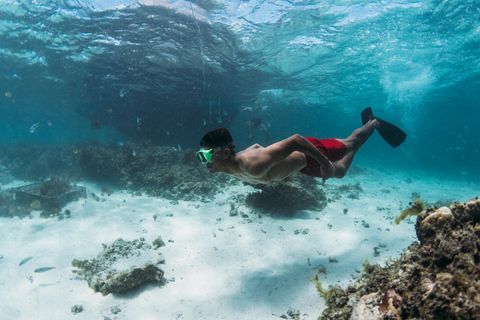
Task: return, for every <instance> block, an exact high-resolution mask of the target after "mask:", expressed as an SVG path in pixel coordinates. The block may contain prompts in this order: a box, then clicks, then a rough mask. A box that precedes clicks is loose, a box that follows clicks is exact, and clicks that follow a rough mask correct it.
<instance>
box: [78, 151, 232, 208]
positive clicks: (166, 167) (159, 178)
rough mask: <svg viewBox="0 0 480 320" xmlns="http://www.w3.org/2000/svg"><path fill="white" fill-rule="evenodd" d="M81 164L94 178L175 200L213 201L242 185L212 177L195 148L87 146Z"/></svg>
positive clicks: (80, 154)
mask: <svg viewBox="0 0 480 320" xmlns="http://www.w3.org/2000/svg"><path fill="white" fill-rule="evenodd" d="M132 150H135V155H133V154H132ZM78 164H79V166H80V168H81V170H82V172H83V173H84V174H86V175H87V176H89V177H90V178H92V179H95V180H101V181H108V182H111V183H113V184H115V185H116V186H117V187H119V188H128V189H130V190H134V191H137V190H138V191H144V192H146V193H147V194H148V195H150V196H161V197H163V198H166V199H171V200H187V201H194V200H200V201H205V200H211V199H213V198H214V196H215V195H216V194H217V193H218V192H220V191H221V190H222V189H224V188H226V187H228V186H229V185H233V184H237V183H239V182H238V181H237V180H235V179H233V178H231V177H229V176H227V175H212V174H210V173H209V172H208V171H207V170H205V169H204V168H203V167H202V166H201V165H200V164H199V163H198V162H196V161H195V152H193V151H192V149H186V150H185V151H180V150H177V149H175V148H172V147H155V146H153V145H150V144H148V143H146V142H144V143H143V144H138V145H137V144H133V143H125V144H124V145H123V146H121V147H116V148H107V147H103V146H95V145H90V146H86V147H83V148H81V149H79V151H78Z"/></svg>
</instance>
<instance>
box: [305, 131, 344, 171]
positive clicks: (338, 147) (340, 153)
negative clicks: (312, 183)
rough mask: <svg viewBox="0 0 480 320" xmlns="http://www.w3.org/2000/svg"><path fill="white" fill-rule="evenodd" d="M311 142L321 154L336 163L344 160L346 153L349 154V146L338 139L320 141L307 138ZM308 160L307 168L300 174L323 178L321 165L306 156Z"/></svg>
mask: <svg viewBox="0 0 480 320" xmlns="http://www.w3.org/2000/svg"><path fill="white" fill-rule="evenodd" d="M305 139H307V140H308V141H310V143H311V144H313V145H314V146H315V147H317V149H318V150H320V152H321V153H323V154H324V155H325V156H326V157H327V159H328V160H330V161H332V162H335V161H338V160H341V159H343V157H344V156H345V153H346V152H347V146H346V145H345V144H343V143H342V142H340V141H338V140H337V139H324V140H318V139H315V138H308V137H307V138H305ZM305 157H306V158H307V165H306V166H305V168H303V169H302V170H300V173H303V174H306V175H309V176H312V177H317V178H321V177H322V170H321V167H322V166H321V165H320V163H319V162H318V161H317V160H315V159H313V158H312V157H310V156H308V155H305Z"/></svg>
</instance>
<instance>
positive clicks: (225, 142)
mask: <svg viewBox="0 0 480 320" xmlns="http://www.w3.org/2000/svg"><path fill="white" fill-rule="evenodd" d="M200 147H202V148H205V149H215V148H218V147H225V148H229V149H230V150H232V151H233V148H235V145H234V144H233V138H232V136H231V135H230V132H228V130H227V129H225V128H219V129H215V130H212V131H210V132H208V133H207V134H206V135H205V136H203V138H202V140H201V141H200Z"/></svg>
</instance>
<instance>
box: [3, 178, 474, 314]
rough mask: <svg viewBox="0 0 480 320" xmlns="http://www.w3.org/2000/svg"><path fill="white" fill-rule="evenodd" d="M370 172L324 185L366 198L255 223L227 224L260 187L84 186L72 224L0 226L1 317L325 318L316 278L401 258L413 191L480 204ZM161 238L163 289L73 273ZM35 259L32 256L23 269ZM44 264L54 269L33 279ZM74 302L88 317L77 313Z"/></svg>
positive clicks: (411, 231) (456, 186)
mask: <svg viewBox="0 0 480 320" xmlns="http://www.w3.org/2000/svg"><path fill="white" fill-rule="evenodd" d="M368 172H369V174H364V175H356V176H347V177H345V178H344V179H341V180H329V181H328V182H327V184H329V185H332V186H335V185H337V186H340V185H343V184H357V183H360V186H361V188H362V189H363V191H362V192H360V194H359V198H358V199H352V198H349V197H347V196H342V197H341V198H340V199H336V200H335V201H333V202H330V203H328V205H327V207H326V208H324V209H323V210H321V211H300V212H297V213H296V214H295V215H294V216H293V217H290V218H285V217H284V218H279V217H277V216H275V215H269V214H265V213H260V212H257V211H254V210H251V209H249V208H247V207H244V206H237V209H238V210H239V211H243V213H244V214H246V215H248V218H247V217H246V216H245V215H244V216H243V217H242V215H238V216H230V210H231V204H230V202H231V201H230V199H231V197H232V196H234V195H235V194H242V193H247V192H250V191H252V190H253V189H252V188H251V187H249V186H240V185H239V186H234V187H232V188H230V189H228V190H225V192H224V193H223V194H222V193H221V194H219V195H218V196H217V197H216V199H215V200H214V201H212V202H209V203H203V202H182V201H178V202H176V201H171V200H164V199H159V198H152V197H147V196H132V195H131V194H130V193H128V192H126V191H122V190H113V194H112V195H110V196H108V195H104V196H100V201H96V200H95V199H94V198H93V197H92V196H91V194H92V193H95V194H96V195H100V194H101V186H99V185H97V184H94V183H91V182H80V183H78V184H79V185H84V186H86V187H87V190H88V196H87V199H80V200H79V201H77V202H72V203H70V204H68V205H67V206H66V207H65V208H64V209H68V210H70V212H71V215H70V217H69V218H66V219H64V220H57V219H43V218H40V217H39V214H40V212H39V211H36V212H34V213H33V218H32V219H28V218H26V219H18V218H1V219H0V230H1V233H0V269H1V273H0V287H1V288H2V290H0V310H1V314H2V316H1V318H2V319H49V320H51V319H108V318H110V319H145V320H146V319H229V320H230V319H231V320H233V319H280V316H282V315H286V314H287V311H288V310H295V311H297V310H298V311H299V312H300V318H301V319H317V318H318V317H319V316H320V315H321V314H322V311H323V309H324V308H325V303H324V300H323V298H321V297H319V295H318V292H317V291H316V287H315V283H314V282H312V279H313V278H314V277H315V275H318V278H319V280H320V281H321V283H322V285H323V286H324V287H325V288H326V287H328V286H329V285H335V284H338V285H340V286H342V287H345V286H347V285H348V284H349V283H350V282H352V281H353V280H354V277H355V276H357V275H359V272H360V271H361V270H362V264H363V262H364V261H365V259H367V258H368V260H369V262H370V263H383V262H385V261H387V260H388V259H390V258H398V257H399V256H400V254H401V252H402V251H403V250H404V249H405V248H407V247H408V246H409V245H410V244H411V243H412V242H413V241H415V240H416V236H415V228H414V221H415V219H413V218H412V219H411V220H408V219H407V220H406V221H403V222H402V223H401V224H399V225H396V224H395V222H394V219H395V217H397V216H398V215H399V213H400V211H401V210H402V209H405V208H406V207H407V206H408V204H409V202H410V201H412V193H420V195H421V199H422V200H424V201H425V202H427V203H432V204H433V203H435V202H437V201H438V200H440V199H452V200H455V201H461V202H464V201H467V200H468V199H470V198H473V197H474V196H478V185H477V184H475V183H473V182H469V181H468V179H465V180H448V179H447V178H439V177H437V176H434V175H427V174H424V175H422V176H419V175H418V174H416V175H415V177H412V176H410V175H406V174H405V173H394V172H390V171H378V170H369V171H368ZM23 184H25V182H19V181H16V182H14V183H11V184H10V185H7V186H3V187H2V189H4V190H5V189H6V188H8V187H15V186H18V185H23ZM475 192H477V193H475ZM327 197H329V195H328V192H327ZM154 216H156V218H154ZM159 236H161V237H162V239H163V240H164V242H165V243H166V245H165V246H164V247H161V248H160V249H158V251H160V252H162V253H163V255H164V257H165V260H166V263H165V264H164V265H162V266H161V268H162V269H163V270H164V272H165V279H166V281H165V283H163V284H160V285H159V284H147V285H143V286H141V287H140V288H138V289H134V290H132V291H130V292H129V293H127V294H109V295H107V296H103V295H102V294H101V293H95V292H94V291H93V290H92V289H91V288H89V287H88V284H87V282H86V281H85V280H83V279H81V278H80V277H78V276H77V275H76V274H75V273H72V270H74V269H76V268H73V267H72V266H71V261H72V260H73V259H80V260H81V259H91V258H95V257H96V256H97V254H98V253H100V252H101V251H102V249H103V248H102V244H106V245H109V244H111V243H112V242H113V241H114V240H116V239H118V238H123V239H124V240H135V239H140V238H144V239H145V241H146V242H149V243H151V242H152V241H154V240H155V239H157V238H158V237H159ZM374 247H377V249H376V250H377V251H378V252H380V254H379V255H378V254H377V255H376V254H375V251H374ZM27 257H32V259H30V260H29V261H27V262H25V263H24V264H22V265H19V264H20V262H21V261H22V260H24V259H25V258H27ZM43 267H55V269H52V270H49V271H46V272H42V273H36V272H34V270H35V269H37V268H43ZM325 270H326V272H325ZM75 305H81V306H82V307H83V311H82V312H80V313H76V314H74V313H72V311H71V309H72V307H73V306H75ZM112 307H113V309H112ZM112 310H114V311H115V312H117V313H113V312H112ZM287 317H288V316H287Z"/></svg>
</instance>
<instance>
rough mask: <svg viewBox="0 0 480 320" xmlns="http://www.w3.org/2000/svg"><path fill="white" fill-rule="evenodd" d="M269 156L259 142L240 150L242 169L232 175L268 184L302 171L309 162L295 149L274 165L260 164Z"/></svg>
mask: <svg viewBox="0 0 480 320" xmlns="http://www.w3.org/2000/svg"><path fill="white" fill-rule="evenodd" d="M267 157H268V155H265V148H264V147H262V146H261V145H259V144H254V145H253V146H251V147H249V148H247V149H245V150H243V151H240V152H239V153H237V154H236V155H235V161H236V162H237V165H238V169H240V171H238V172H234V173H232V175H233V176H235V177H237V178H239V179H240V180H242V181H245V182H248V183H251V184H258V183H263V184H266V183H270V182H273V181H282V180H284V179H285V178H288V176H290V175H291V174H292V173H294V172H298V171H300V170H301V169H302V168H304V167H305V165H306V164H307V159H306V158H305V155H304V154H303V153H301V152H298V151H294V152H292V153H291V154H290V155H289V156H288V157H286V158H285V159H283V160H281V161H280V162H278V163H277V164H275V165H273V166H268V165H259V163H260V162H262V161H269V159H268V158H267ZM207 168H208V165H207Z"/></svg>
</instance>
